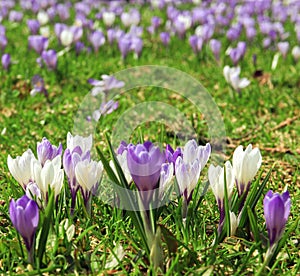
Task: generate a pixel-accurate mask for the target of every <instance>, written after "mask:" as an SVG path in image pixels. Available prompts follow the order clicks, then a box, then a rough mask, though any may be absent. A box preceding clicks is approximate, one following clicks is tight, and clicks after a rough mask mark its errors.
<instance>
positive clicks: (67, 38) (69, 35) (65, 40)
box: [59, 28, 74, 47]
mask: <svg viewBox="0 0 300 276" xmlns="http://www.w3.org/2000/svg"><path fill="white" fill-rule="evenodd" d="M59 40H60V42H61V44H62V45H63V46H65V47H68V46H70V45H71V44H72V43H73V41H74V34H73V32H72V31H71V30H70V29H69V28H66V29H64V30H62V31H61V33H60V36H59Z"/></svg>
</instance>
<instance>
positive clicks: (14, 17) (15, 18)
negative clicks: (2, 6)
mask: <svg viewBox="0 0 300 276" xmlns="http://www.w3.org/2000/svg"><path fill="white" fill-rule="evenodd" d="M8 19H9V21H11V22H20V21H21V20H22V19H23V13H22V12H18V11H10V13H9V16H8Z"/></svg>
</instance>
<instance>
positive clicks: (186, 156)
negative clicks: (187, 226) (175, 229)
mask: <svg viewBox="0 0 300 276" xmlns="http://www.w3.org/2000/svg"><path fill="white" fill-rule="evenodd" d="M210 152H211V147H210V144H208V143H207V144H206V145H205V146H198V145H197V142H196V141H195V140H190V141H188V142H187V143H186V144H185V146H184V149H183V152H182V155H183V157H181V156H179V157H178V158H177V159H176V163H175V176H176V179H177V183H178V186H179V190H180V193H181V194H182V195H183V199H184V204H183V219H185V217H186V214H187V206H188V204H189V202H190V201H191V199H192V195H193V191H194V189H195V187H196V185H197V183H198V180H199V177H200V172H201V170H202V169H203V168H204V166H205V164H206V163H207V161H208V158H209V156H210Z"/></svg>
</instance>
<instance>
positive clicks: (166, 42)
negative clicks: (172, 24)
mask: <svg viewBox="0 0 300 276" xmlns="http://www.w3.org/2000/svg"><path fill="white" fill-rule="evenodd" d="M159 37H160V40H161V42H162V43H163V44H164V45H165V46H168V45H169V44H170V34H169V33H168V32H162V33H160V35H159Z"/></svg>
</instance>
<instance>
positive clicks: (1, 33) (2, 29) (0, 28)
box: [0, 25, 6, 36]
mask: <svg viewBox="0 0 300 276" xmlns="http://www.w3.org/2000/svg"><path fill="white" fill-rule="evenodd" d="M5 33H6V29H5V27H4V26H3V25H0V36H5Z"/></svg>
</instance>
